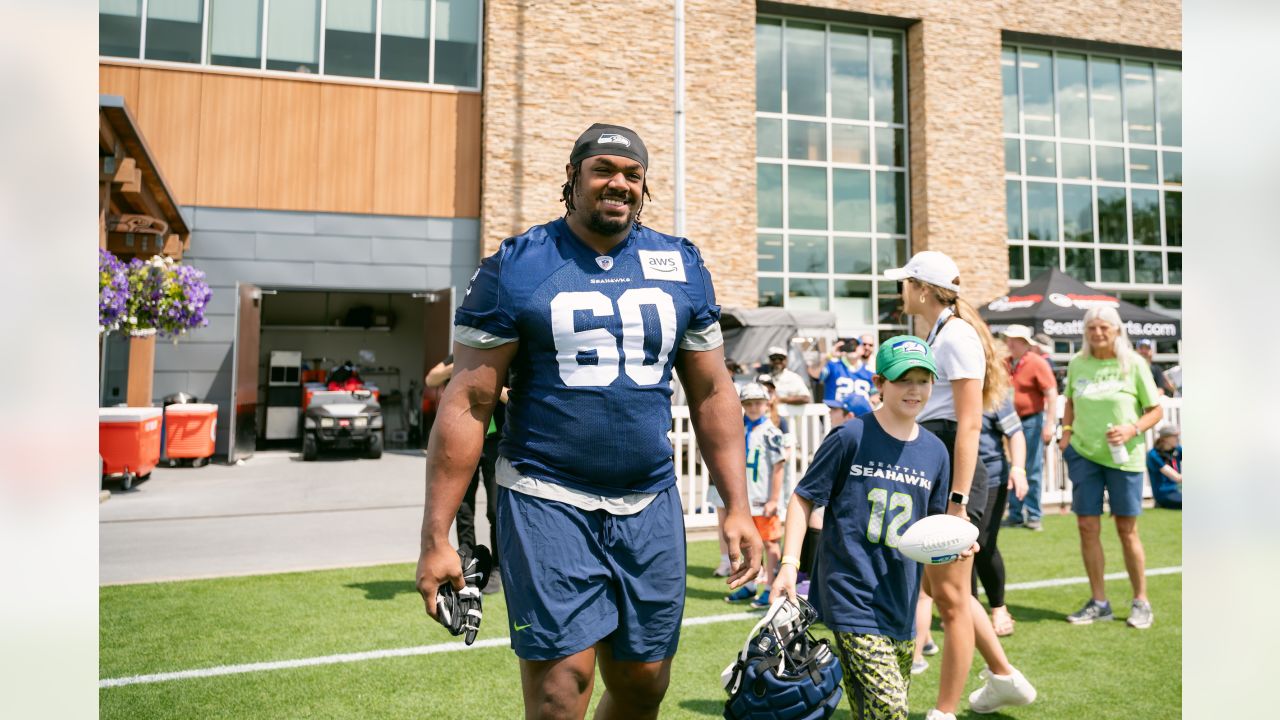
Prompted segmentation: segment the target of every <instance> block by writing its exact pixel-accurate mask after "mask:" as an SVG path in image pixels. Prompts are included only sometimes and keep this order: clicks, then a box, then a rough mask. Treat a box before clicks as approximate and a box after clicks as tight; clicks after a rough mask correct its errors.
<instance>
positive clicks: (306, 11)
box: [267, 0, 320, 73]
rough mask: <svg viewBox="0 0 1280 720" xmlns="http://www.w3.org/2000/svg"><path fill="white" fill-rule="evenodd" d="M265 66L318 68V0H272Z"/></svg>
mask: <svg viewBox="0 0 1280 720" xmlns="http://www.w3.org/2000/svg"><path fill="white" fill-rule="evenodd" d="M267 28H268V31H267V69H268V70H284V71H286V72H301V73H318V72H320V0H271V11H270V12H269V13H268V15H267Z"/></svg>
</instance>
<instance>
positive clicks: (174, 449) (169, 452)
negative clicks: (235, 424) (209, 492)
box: [164, 403, 218, 465]
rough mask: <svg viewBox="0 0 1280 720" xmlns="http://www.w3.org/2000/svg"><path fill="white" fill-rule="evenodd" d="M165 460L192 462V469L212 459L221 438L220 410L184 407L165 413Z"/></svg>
mask: <svg viewBox="0 0 1280 720" xmlns="http://www.w3.org/2000/svg"><path fill="white" fill-rule="evenodd" d="M164 428H165V431H164V447H165V453H164V454H165V456H167V457H168V458H170V459H173V460H176V459H179V458H190V459H191V460H192V461H193V462H192V464H193V465H201V464H203V462H202V461H204V460H206V459H208V458H210V457H212V456H213V443H214V439H215V438H216V437H217V435H218V406H217V405H212V404H209V403H182V404H177V405H170V406H168V407H166V408H165V409H164Z"/></svg>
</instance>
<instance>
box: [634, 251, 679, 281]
mask: <svg viewBox="0 0 1280 720" xmlns="http://www.w3.org/2000/svg"><path fill="white" fill-rule="evenodd" d="M638 252H639V255H640V266H641V267H643V268H644V278H645V279H646V280H668V281H671V282H687V280H686V278H685V275H684V258H682V257H681V256H680V251H679V250H640V251H638Z"/></svg>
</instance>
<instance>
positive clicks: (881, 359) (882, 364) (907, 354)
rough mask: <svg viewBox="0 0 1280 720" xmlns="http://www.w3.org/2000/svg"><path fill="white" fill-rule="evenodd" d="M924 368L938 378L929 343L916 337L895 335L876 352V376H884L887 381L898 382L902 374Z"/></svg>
mask: <svg viewBox="0 0 1280 720" xmlns="http://www.w3.org/2000/svg"><path fill="white" fill-rule="evenodd" d="M917 367H918V368H924V369H925V370H928V371H929V372H930V373H932V374H933V376H934V377H937V376H938V367H937V366H936V365H934V363H933V349H932V348H930V347H929V343H926V342H925V341H924V340H921V339H920V338H918V337H916V336H915V335H895V336H894V337H891V338H889V339H888V340H885V341H884V342H882V343H880V350H879V351H878V352H876V374H877V375H883V376H884V377H885V379H886V380H891V381H892V380H897V379H898V378H900V377H902V373H904V372H906V371H908V370H910V369H911V368H917Z"/></svg>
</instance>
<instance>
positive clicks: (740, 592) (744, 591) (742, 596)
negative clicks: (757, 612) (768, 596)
mask: <svg viewBox="0 0 1280 720" xmlns="http://www.w3.org/2000/svg"><path fill="white" fill-rule="evenodd" d="M755 596H756V589H755V584H754V583H750V584H747V585H743V586H742V587H740V588H738V589H737V590H734V591H733V592H732V593H730V594H728V595H725V596H724V601H725V602H727V603H740V602H746V601H748V600H753V599H755Z"/></svg>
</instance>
